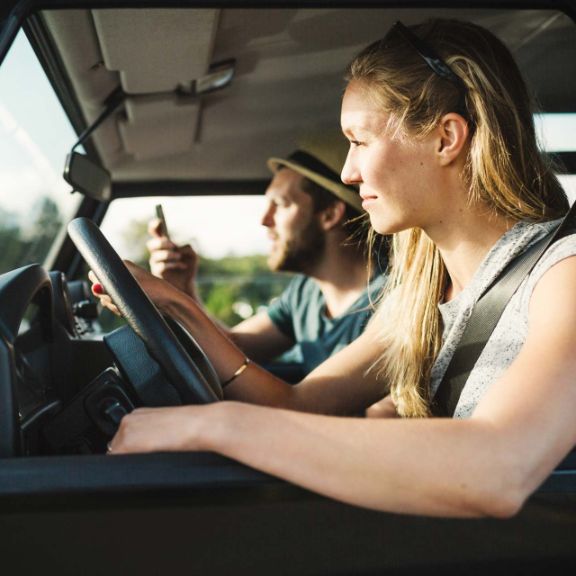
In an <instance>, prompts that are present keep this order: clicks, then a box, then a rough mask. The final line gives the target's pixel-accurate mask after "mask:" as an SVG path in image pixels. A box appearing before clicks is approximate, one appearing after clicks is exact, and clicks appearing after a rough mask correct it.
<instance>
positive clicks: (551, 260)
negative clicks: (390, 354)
mask: <svg viewBox="0 0 576 576" xmlns="http://www.w3.org/2000/svg"><path fill="white" fill-rule="evenodd" d="M559 222H560V220H554V221H552V222H545V223H540V224H533V223H527V222H519V223H517V224H516V225H515V226H514V227H513V228H511V229H510V230H509V231H508V232H506V233H505V234H504V235H503V236H502V237H501V238H500V239H499V240H498V242H496V244H495V245H494V246H493V247H492V249H491V250H490V251H489V252H488V254H487V256H486V257H485V259H484V261H483V262H482V264H481V265H480V266H479V268H478V270H477V271H476V273H475V274H474V277H473V278H472V281H471V282H470V283H469V284H468V286H466V288H465V289H464V290H462V292H460V293H459V294H458V295H457V296H456V297H455V298H454V299H452V300H451V301H450V302H446V303H444V304H440V305H439V309H440V314H441V316H442V320H443V324H444V330H443V337H442V348H441V350H440V353H439V354H438V358H437V359H436V362H435V364H434V366H433V368H432V375H431V391H432V395H434V394H435V393H436V391H437V389H438V386H439V385H440V382H441V381H442V378H443V376H444V373H445V372H446V369H447V368H448V364H449V363H450V360H451V358H452V356H453V354H454V351H455V350H456V347H457V345H458V342H459V341H460V339H461V337H462V334H463V332H464V329H465V328H466V323H467V321H468V318H469V317H470V314H471V313H472V308H473V306H474V304H475V303H476V301H477V300H478V298H479V297H480V296H481V295H482V293H483V291H484V290H485V289H486V287H487V286H489V285H490V283H491V282H492V281H493V280H494V279H495V278H496V277H497V276H498V274H499V273H500V272H501V271H502V270H503V269H504V267H505V266H506V265H507V264H508V263H509V262H510V261H511V260H512V259H513V258H514V257H516V256H517V255H518V254H520V253H521V252H523V251H524V250H525V249H526V248H527V247H529V246H531V245H532V244H534V243H535V242H537V241H538V240H539V239H540V238H542V237H543V236H545V235H546V234H547V233H548V232H550V231H551V230H552V229H553V228H555V227H557V226H558V224H559ZM574 255H576V234H573V235H570V236H566V237H564V238H562V239H560V240H558V241H557V242H555V243H554V244H553V245H552V246H551V247H550V248H549V249H548V250H547V251H546V252H545V254H544V255H543V256H542V257H541V258H540V260H539V261H538V263H537V264H536V266H535V267H534V268H533V270H532V272H531V273H530V274H529V275H528V276H527V277H526V278H525V280H524V281H523V282H522V284H521V285H520V287H519V288H518V290H517V291H516V293H515V294H514V296H513V297H512V298H511V300H510V302H509V303H508V304H507V306H506V308H505V309H504V313H503V314H502V317H501V318H500V320H499V322H498V324H497V325H496V328H495V329H494V332H493V333H492V335H491V336H490V338H489V340H488V342H487V343H486V346H485V348H484V350H483V351H482V354H481V355H480V357H479V358H478V361H477V362H476V365H475V366H474V368H473V369H472V371H471V373H470V376H469V378H468V380H467V381H466V385H465V386H464V388H463V390H462V394H461V396H460V400H459V402H458V405H457V406H456V410H455V412H454V417H455V418H467V417H468V416H470V415H471V414H472V412H473V411H474V409H475V408H476V405H477V404H478V402H479V400H480V399H481V398H482V396H483V395H484V394H485V393H486V391H487V390H488V388H489V387H490V386H491V385H492V383H493V382H495V381H496V380H497V379H498V378H499V377H500V376H501V375H502V374H503V373H504V372H505V371H506V369H507V368H508V367H509V366H510V365H511V364H512V362H513V361H514V359H515V358H516V356H517V355H518V353H519V352H520V349H521V348H522V345H523V344H524V341H525V340H526V336H527V334H528V307H529V304H530V297H531V295H532V292H533V290H534V287H535V286H536V284H537V282H538V280H539V279H540V278H541V277H542V276H543V275H544V274H545V273H546V271H548V270H549V269H550V268H551V267H552V266H554V264H556V263H558V262H559V261H561V260H563V259H564V258H568V257H569V256H574Z"/></svg>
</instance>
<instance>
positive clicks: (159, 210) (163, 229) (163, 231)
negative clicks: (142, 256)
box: [156, 204, 170, 239]
mask: <svg viewBox="0 0 576 576" xmlns="http://www.w3.org/2000/svg"><path fill="white" fill-rule="evenodd" d="M156 218H158V220H160V222H161V224H160V228H161V229H160V234H161V235H162V236H166V238H168V239H170V236H169V234H168V226H166V218H165V217H164V210H163V209H162V204H156Z"/></svg>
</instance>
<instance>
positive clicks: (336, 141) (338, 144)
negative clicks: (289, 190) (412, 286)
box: [268, 133, 362, 212]
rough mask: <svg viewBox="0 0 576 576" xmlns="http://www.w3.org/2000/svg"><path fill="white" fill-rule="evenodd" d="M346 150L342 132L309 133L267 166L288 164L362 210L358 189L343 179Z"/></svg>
mask: <svg viewBox="0 0 576 576" xmlns="http://www.w3.org/2000/svg"><path fill="white" fill-rule="evenodd" d="M347 153H348V143H347V141H346V139H345V138H344V137H343V136H342V134H340V133H323V134H319V135H316V136H309V137H308V138H307V139H306V140H304V141H303V142H302V143H301V144H300V146H299V148H298V150H296V151H295V152H292V154H290V156H288V157H287V158H269V159H268V168H270V170H272V172H274V173H276V172H278V169H279V168H280V167H281V166H286V167H287V168H290V169H291V170H294V171H295V172H298V173H299V174H302V176H305V177H306V178H308V179H309V180H312V181H313V182H316V184H318V185H320V186H322V188H325V189H326V190H328V191H329V192H332V194H334V195H335V196H337V197H338V198H340V200H342V201H343V202H346V204H349V205H350V206H352V207H353V208H355V209H356V210H357V211H358V212H362V200H361V198H360V196H359V195H358V191H357V190H356V189H355V188H354V187H352V186H346V184H344V183H343V182H342V180H340V172H341V171H342V167H343V166H344V162H345V161H346V154H347Z"/></svg>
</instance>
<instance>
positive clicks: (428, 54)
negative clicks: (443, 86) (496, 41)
mask: <svg viewBox="0 0 576 576" xmlns="http://www.w3.org/2000/svg"><path fill="white" fill-rule="evenodd" d="M395 33H399V34H400V35H401V36H402V38H404V40H406V42H408V44H410V46H412V48H414V50H416V52H418V54H419V55H420V57H421V58H422V60H424V62H426V64H427V65H428V67H429V68H430V69H431V70H432V72H434V74H436V75H437V76H440V78H444V79H445V80H448V81H449V82H452V84H454V85H455V86H456V87H457V88H458V90H459V91H460V103H459V106H458V108H459V109H460V110H459V112H461V113H462V112H465V110H466V105H465V103H464V95H465V94H466V86H465V85H464V82H463V81H462V78H460V77H459V76H457V75H456V74H455V73H454V72H453V70H452V68H450V66H448V64H446V62H444V60H442V58H440V56H438V54H436V52H435V51H434V50H433V49H432V47H431V46H430V45H429V44H427V43H426V42H424V40H422V39H421V38H418V36H416V34H414V32H412V30H410V28H408V27H406V26H404V24H402V22H400V21H399V20H398V21H397V22H396V23H395V24H394V26H392V28H390V30H389V32H388V34H386V36H387V37H390V36H392V35H393V34H395Z"/></svg>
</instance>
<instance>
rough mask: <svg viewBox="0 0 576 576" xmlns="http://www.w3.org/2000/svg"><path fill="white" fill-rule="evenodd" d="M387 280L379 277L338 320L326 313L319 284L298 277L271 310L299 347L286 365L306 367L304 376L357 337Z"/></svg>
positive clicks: (288, 356)
mask: <svg viewBox="0 0 576 576" xmlns="http://www.w3.org/2000/svg"><path fill="white" fill-rule="evenodd" d="M385 279H386V275H385V274H381V275H378V276H377V277H375V278H374V279H373V280H372V282H371V283H370V286H369V288H368V289H367V290H365V291H364V292H363V294H362V295H361V296H360V297H359V298H358V299H357V300H356V302H354V304H352V306H350V308H348V310H347V311H346V312H345V313H344V314H341V315H340V316H338V317H337V318H328V317H327V316H326V314H325V307H326V302H325V300H324V295H323V294H322V291H321V290H320V288H319V287H318V284H316V282H315V281H314V280H313V279H312V278H310V277H309V276H302V275H298V276H296V277H295V278H294V279H293V280H292V281H291V282H290V284H288V286H287V287H286V289H285V290H284V292H283V293H282V294H281V295H280V296H279V297H278V298H277V299H276V300H274V301H273V302H272V303H271V304H270V306H269V307H268V315H269V316H270V319H271V320H272V322H273V323H274V325H275V326H276V327H277V328H278V329H279V330H280V331H281V332H282V333H283V334H286V335H287V336H288V337H289V338H291V339H292V340H293V341H294V343H295V346H294V348H292V349H291V350H289V351H288V352H287V353H286V354H284V355H283V356H282V357H281V360H282V361H283V362H294V363H298V364H302V371H303V372H302V376H304V375H306V374H307V373H308V372H310V371H311V370H313V369H314V368H316V366H318V365H319V364H321V363H322V362H324V360H326V359H327V358H328V357H329V356H331V355H332V354H334V353H335V352H338V351H339V350H341V349H342V348H345V347H346V346H347V345H348V344H350V342H352V340H354V339H355V338H357V337H358V336H359V335H360V334H361V333H362V331H363V330H364V328H365V327H366V324H367V322H368V319H369V318H370V316H371V315H372V312H373V308H372V305H371V304H370V302H371V301H374V300H375V299H376V297H377V296H378V294H379V292H380V290H381V289H382V286H383V285H384V282H385Z"/></svg>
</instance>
